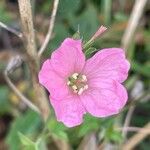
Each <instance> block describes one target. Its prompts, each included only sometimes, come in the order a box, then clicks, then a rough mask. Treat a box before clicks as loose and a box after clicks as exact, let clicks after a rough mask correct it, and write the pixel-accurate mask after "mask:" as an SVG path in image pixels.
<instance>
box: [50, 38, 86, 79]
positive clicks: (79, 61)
mask: <svg viewBox="0 0 150 150" xmlns="http://www.w3.org/2000/svg"><path fill="white" fill-rule="evenodd" d="M51 61H52V66H53V68H54V70H55V71H56V72H58V73H59V74H60V75H62V76H65V77H68V76H70V75H71V74H73V73H75V72H77V73H80V72H81V70H82V68H83V66H84V64H85V56H84V54H83V52H82V43H81V40H73V39H71V38H67V39H65V40H64V42H63V43H62V44H61V46H60V47H59V48H58V49H57V50H55V51H54V52H53V54H52V57H51Z"/></svg>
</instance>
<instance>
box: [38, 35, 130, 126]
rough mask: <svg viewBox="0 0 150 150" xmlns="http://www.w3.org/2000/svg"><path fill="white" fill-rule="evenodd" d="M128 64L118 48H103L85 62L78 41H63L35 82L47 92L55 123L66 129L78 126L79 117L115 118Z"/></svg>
mask: <svg viewBox="0 0 150 150" xmlns="http://www.w3.org/2000/svg"><path fill="white" fill-rule="evenodd" d="M129 68H130V64H129V62H128V61H127V60H126V58H125V53H124V51H123V50H122V49H120V48H107V49H102V50H100V51H99V52H97V53H96V54H95V55H94V56H93V57H92V58H90V59H88V60H85V55H84V53H83V51H82V41H81V40H73V39H71V38H67V39H65V40H64V41H63V43H62V44H61V46H60V47H59V48H58V49H57V50H55V51H54V52H53V53H52V56H51V58H50V59H47V60H46V61H45V62H44V64H43V66H42V68H41V70H40V72H39V82H40V83H41V84H42V85H43V86H44V87H45V88H46V89H47V90H48V91H49V92H50V102H51V104H52V106H53V108H54V110H55V114H56V117H57V120H58V121H61V122H63V123H64V124H65V125H66V126H68V127H73V126H77V125H79V124H81V123H82V121H83V115H84V114H86V113H90V114H91V115H93V116H95V117H107V116H111V115H114V114H118V113H119V111H120V109H122V108H123V106H124V105H125V104H126V101H127V98H128V96H127V91H126V89H125V88H124V86H123V85H121V83H122V82H123V81H124V80H126V78H127V76H128V70H129Z"/></svg>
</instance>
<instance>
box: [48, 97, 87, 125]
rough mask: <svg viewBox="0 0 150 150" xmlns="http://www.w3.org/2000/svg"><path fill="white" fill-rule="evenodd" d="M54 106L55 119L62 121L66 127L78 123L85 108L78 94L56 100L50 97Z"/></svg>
mask: <svg viewBox="0 0 150 150" xmlns="http://www.w3.org/2000/svg"><path fill="white" fill-rule="evenodd" d="M50 101H51V104H52V106H53V107H54V110H55V114H56V117H57V120H58V121H60V122H63V123H64V124H65V125H66V126H67V127H74V126H77V125H80V124H81V123H82V121H83V114H85V113H86V112H85V109H84V107H83V106H82V103H81V101H80V99H79V97H78V96H75V95H74V96H71V97H68V98H66V99H63V100H56V99H53V98H52V97H50Z"/></svg>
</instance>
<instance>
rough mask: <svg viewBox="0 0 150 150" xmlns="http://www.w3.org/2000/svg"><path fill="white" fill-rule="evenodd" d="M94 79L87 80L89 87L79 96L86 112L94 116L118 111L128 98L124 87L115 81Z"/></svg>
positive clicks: (109, 114)
mask: <svg viewBox="0 0 150 150" xmlns="http://www.w3.org/2000/svg"><path fill="white" fill-rule="evenodd" d="M95 81H96V80H95ZM95 81H89V89H88V90H87V91H85V92H84V93H83V94H82V95H81V96H80V98H81V101H82V102H83V105H84V107H85V109H86V110H87V112H89V113H90V114H92V115H93V116H96V117H107V116H111V115H114V114H117V113H119V111H120V109H122V108H123V106H124V105H125V103H126V101H127V98H128V96H127V91H126V89H125V88H124V87H123V86H122V85H121V84H120V83H118V82H117V81H113V80H104V81H103V82H99V81H97V83H94V82H95ZM90 82H91V83H90Z"/></svg>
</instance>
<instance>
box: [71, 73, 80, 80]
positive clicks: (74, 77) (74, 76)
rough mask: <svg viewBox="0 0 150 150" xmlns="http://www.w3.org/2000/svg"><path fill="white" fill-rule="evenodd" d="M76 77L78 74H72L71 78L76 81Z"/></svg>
mask: <svg viewBox="0 0 150 150" xmlns="http://www.w3.org/2000/svg"><path fill="white" fill-rule="evenodd" d="M78 75H79V74H78V73H74V74H73V75H72V76H71V77H72V78H73V79H75V80H76V79H77V78H78Z"/></svg>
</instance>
